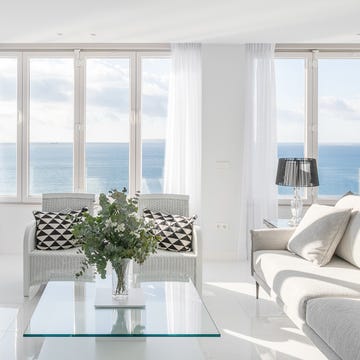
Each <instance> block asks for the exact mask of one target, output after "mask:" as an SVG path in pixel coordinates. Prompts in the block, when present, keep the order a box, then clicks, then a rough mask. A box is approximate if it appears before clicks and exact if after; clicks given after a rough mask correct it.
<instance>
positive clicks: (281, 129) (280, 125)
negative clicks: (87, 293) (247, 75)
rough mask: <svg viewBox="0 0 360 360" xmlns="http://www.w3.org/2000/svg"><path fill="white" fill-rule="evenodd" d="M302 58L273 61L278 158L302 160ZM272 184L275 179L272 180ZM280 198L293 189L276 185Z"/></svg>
mask: <svg viewBox="0 0 360 360" xmlns="http://www.w3.org/2000/svg"><path fill="white" fill-rule="evenodd" d="M304 61H305V60H304V59H276V60H275V72H276V105H277V106H276V108H277V109H276V110H277V137H278V157H279V158H283V157H303V156H304V135H305V66H304V65H305V64H304ZM274 181H275V179H274ZM278 190H279V194H280V195H291V194H292V193H293V190H292V188H289V187H284V186H279V187H278Z"/></svg>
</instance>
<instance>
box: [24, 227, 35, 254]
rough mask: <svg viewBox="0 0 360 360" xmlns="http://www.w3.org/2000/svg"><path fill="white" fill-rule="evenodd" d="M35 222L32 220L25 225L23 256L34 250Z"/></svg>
mask: <svg viewBox="0 0 360 360" xmlns="http://www.w3.org/2000/svg"><path fill="white" fill-rule="evenodd" d="M35 232H36V221H35V220H32V221H31V222H30V223H28V224H27V225H26V228H25V233H24V254H27V253H30V252H31V251H33V250H35Z"/></svg>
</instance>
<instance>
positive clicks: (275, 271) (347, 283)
mask: <svg viewBox="0 0 360 360" xmlns="http://www.w3.org/2000/svg"><path fill="white" fill-rule="evenodd" d="M253 256H254V259H253V260H254V270H255V272H256V274H257V275H258V276H259V277H260V278H261V279H262V280H263V281H265V282H266V283H267V284H268V286H269V287H270V288H271V289H272V295H273V296H274V297H275V298H276V297H279V298H280V300H281V301H282V302H283V303H284V304H285V311H286V313H287V314H288V315H289V317H290V318H291V319H292V320H293V321H295V322H296V320H297V319H299V318H300V319H301V320H302V321H304V319H305V306H306V302H307V301H308V300H309V299H312V298H316V297H325V296H353V297H357V296H360V282H359V269H358V268H356V267H355V266H353V265H351V264H349V263H348V262H346V261H344V260H342V259H340V258H338V257H337V256H334V257H333V258H332V260H331V261H330V262H329V264H328V265H326V266H324V267H318V266H315V265H314V264H313V263H311V262H309V261H307V260H304V259H302V258H301V257H299V256H297V255H295V254H292V253H290V252H289V251H286V250H264V251H256V252H255V253H254V255H253Z"/></svg>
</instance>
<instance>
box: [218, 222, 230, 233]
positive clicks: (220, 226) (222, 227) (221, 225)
mask: <svg viewBox="0 0 360 360" xmlns="http://www.w3.org/2000/svg"><path fill="white" fill-rule="evenodd" d="M216 229H217V230H223V231H224V230H229V224H226V223H216Z"/></svg>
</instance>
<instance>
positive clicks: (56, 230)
mask: <svg viewBox="0 0 360 360" xmlns="http://www.w3.org/2000/svg"><path fill="white" fill-rule="evenodd" d="M82 212H83V210H67V211H66V210H64V211H63V212H44V211H37V210H34V211H33V214H34V217H35V220H36V248H37V249H38V250H66V249H71V248H73V247H75V246H77V245H78V240H77V239H75V237H74V235H73V233H72V228H73V225H74V224H75V223H77V222H79V221H80V220H81V219H82V216H81V215H82Z"/></svg>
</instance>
